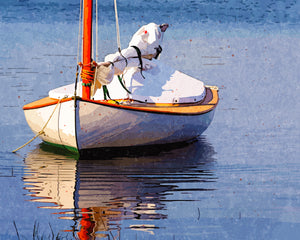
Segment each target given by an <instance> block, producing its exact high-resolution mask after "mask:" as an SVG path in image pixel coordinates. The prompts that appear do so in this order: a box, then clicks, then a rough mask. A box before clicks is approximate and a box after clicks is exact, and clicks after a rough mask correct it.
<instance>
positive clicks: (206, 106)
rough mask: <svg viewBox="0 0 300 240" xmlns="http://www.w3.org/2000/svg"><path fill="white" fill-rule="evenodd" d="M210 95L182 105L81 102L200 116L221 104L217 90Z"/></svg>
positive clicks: (38, 104) (38, 105)
mask: <svg viewBox="0 0 300 240" xmlns="http://www.w3.org/2000/svg"><path fill="white" fill-rule="evenodd" d="M208 91H210V93H209V94H207V96H206V97H205V98H204V100H203V101H201V102H197V103H182V104H154V103H138V102H135V101H132V102H131V105H122V104H117V103H115V102H114V101H112V100H90V99H80V100H81V101H86V102H91V103H96V104H101V105H104V106H109V107H116V108H122V109H128V110H134V111H143V112H152V113H161V114H164V113H165V114H179V115H181V114H182V115H199V114H203V113H206V112H209V111H212V110H213V109H214V108H215V107H216V106H217V104H218V102H219V96H218V91H217V90H210V89H208ZM71 100H73V99H72V98H66V99H62V101H61V102H67V101H71ZM58 101H59V99H54V98H50V97H45V98H42V99H40V100H37V101H35V102H32V103H29V104H26V105H25V106H24V107H23V109H24V110H29V109H36V108H41V107H46V106H50V105H54V104H57V103H58Z"/></svg>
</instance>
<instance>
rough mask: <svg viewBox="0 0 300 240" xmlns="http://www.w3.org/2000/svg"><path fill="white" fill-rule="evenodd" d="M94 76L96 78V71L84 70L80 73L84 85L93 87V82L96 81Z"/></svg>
mask: <svg viewBox="0 0 300 240" xmlns="http://www.w3.org/2000/svg"><path fill="white" fill-rule="evenodd" d="M94 76H95V69H93V70H86V69H83V68H82V69H81V73H80V77H81V79H82V85H83V86H91V85H92V82H93V81H94Z"/></svg>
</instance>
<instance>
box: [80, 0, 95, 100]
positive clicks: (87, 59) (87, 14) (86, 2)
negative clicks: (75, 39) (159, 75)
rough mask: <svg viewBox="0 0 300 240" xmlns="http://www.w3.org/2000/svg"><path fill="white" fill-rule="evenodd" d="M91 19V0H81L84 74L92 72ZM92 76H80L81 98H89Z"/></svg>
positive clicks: (88, 74)
mask: <svg viewBox="0 0 300 240" xmlns="http://www.w3.org/2000/svg"><path fill="white" fill-rule="evenodd" d="M92 21H93V0H83V48H82V51H83V53H82V58H83V60H82V62H83V63H82V64H83V66H82V72H83V73H84V74H83V75H85V76H90V75H92V76H93V74H91V73H92V64H91V62H92ZM92 80H93V78H89V77H84V78H82V98H85V99H90V90H91V81H92Z"/></svg>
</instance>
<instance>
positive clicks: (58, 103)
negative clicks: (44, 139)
mask: <svg viewBox="0 0 300 240" xmlns="http://www.w3.org/2000/svg"><path fill="white" fill-rule="evenodd" d="M63 99H65V98H60V99H59V100H58V102H57V104H56V106H55V108H54V110H53V112H52V113H51V115H50V117H49V118H48V120H47V122H46V123H45V125H44V126H43V127H42V129H41V130H40V131H39V132H38V133H37V134H36V135H35V136H34V137H33V138H31V139H30V140H29V141H28V142H27V143H25V144H23V145H22V146H21V147H18V148H17V149H15V150H13V151H12V152H13V153H15V152H17V151H19V150H20V149H21V148H23V147H25V146H27V145H28V144H29V143H31V142H32V141H33V140H34V139H36V138H37V137H38V136H40V135H42V134H44V133H45V132H44V130H45V128H46V127H47V125H48V123H49V121H50V119H51V118H52V116H53V114H54V113H55V111H56V109H57V107H58V105H60V103H61V101H62V100H63Z"/></svg>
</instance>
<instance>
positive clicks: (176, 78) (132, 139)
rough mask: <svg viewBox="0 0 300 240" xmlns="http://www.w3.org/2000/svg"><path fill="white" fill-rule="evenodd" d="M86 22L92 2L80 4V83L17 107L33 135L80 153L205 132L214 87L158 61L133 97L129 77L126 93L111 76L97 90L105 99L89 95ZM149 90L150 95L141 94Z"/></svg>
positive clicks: (89, 36)
mask: <svg viewBox="0 0 300 240" xmlns="http://www.w3.org/2000/svg"><path fill="white" fill-rule="evenodd" d="M92 21H93V0H84V1H83V31H82V37H83V44H82V46H83V47H82V64H81V65H80V68H81V79H80V81H79V82H78V83H77V79H76V82H75V83H74V84H70V85H66V86H63V87H59V88H56V89H52V90H51V91H50V92H49V96H47V97H45V98H42V99H39V100H37V101H34V102H32V103H29V104H26V105H25V106H24V107H23V110H24V114H25V118H26V120H27V122H28V125H29V126H30V128H31V130H32V131H33V132H34V133H35V134H36V135H35V136H38V137H40V138H41V139H42V140H43V141H44V142H47V143H50V144H53V145H56V146H60V147H64V148H66V149H68V150H71V151H75V152H79V153H80V152H81V151H84V150H91V149H99V148H107V147H133V146H144V145H156V144H169V143H175V142H184V141H189V140H192V139H195V138H197V137H198V136H199V135H201V134H202V133H203V132H204V131H205V130H206V129H207V128H208V126H209V125H210V123H211V121H212V119H213V116H214V111H215V108H216V106H217V104H218V101H219V97H218V88H217V87H210V86H205V85H204V83H203V82H201V81H199V80H197V79H195V78H192V77H190V76H188V75H186V74H184V73H182V72H180V71H177V70H174V69H172V68H170V67H168V66H166V65H164V64H163V63H161V62H160V61H159V60H154V59H153V61H152V63H155V66H156V67H155V71H143V76H142V77H143V78H142V80H143V81H144V82H145V86H144V90H143V91H139V93H138V94H133V93H132V91H129V90H130V87H131V90H133V88H134V86H133V85H131V86H130V84H129V87H128V82H129V83H130V82H133V81H132V79H130V76H134V74H131V75H127V76H129V77H127V79H126V76H125V77H124V79H123V81H126V82H127V87H128V89H129V90H128V89H126V88H125V89H124V88H123V87H122V86H121V84H119V82H118V80H115V78H116V79H117V77H118V76H117V75H115V76H114V80H113V81H112V83H111V84H110V85H108V86H105V85H103V86H102V87H100V90H102V88H103V90H105V88H106V89H109V91H110V98H107V97H106V96H105V94H102V95H101V94H98V95H97V94H92V92H93V91H92V90H93V89H92V88H93V84H94V82H93V81H94V75H95V73H94V69H95V65H94V63H93V60H92V44H93V43H92V38H93V37H92V32H93V31H92ZM132 69H134V68H131V69H128V72H130V71H131V70H132ZM136 69H137V68H135V71H136ZM135 75H137V74H135ZM83 76H85V77H83ZM128 78H129V79H128ZM161 81H164V82H165V84H161V85H160V88H159V87H158V86H156V87H155V88H154V89H157V90H158V92H157V93H155V92H154V93H153V88H151V87H150V88H149V87H148V88H147V86H149V85H151V84H152V83H153V84H155V83H159V82H161ZM146 83H147V84H148V85H147V84H146ZM150 89H151V91H152V92H151V93H149V92H147V90H149V91H150ZM101 92H102V91H101ZM97 96H98V97H97Z"/></svg>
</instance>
